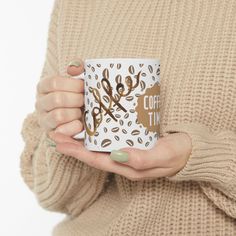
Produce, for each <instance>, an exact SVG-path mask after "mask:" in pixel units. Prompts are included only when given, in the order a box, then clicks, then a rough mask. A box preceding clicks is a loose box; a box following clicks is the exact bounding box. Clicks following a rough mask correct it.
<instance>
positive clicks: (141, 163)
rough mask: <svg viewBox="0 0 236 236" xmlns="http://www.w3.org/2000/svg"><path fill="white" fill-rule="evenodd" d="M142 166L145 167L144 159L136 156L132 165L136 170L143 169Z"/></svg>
mask: <svg viewBox="0 0 236 236" xmlns="http://www.w3.org/2000/svg"><path fill="white" fill-rule="evenodd" d="M144 165H145V160H144V158H143V157H142V156H140V155H137V156H136V158H135V159H134V163H133V166H134V168H135V169H137V170H141V169H143V167H144Z"/></svg>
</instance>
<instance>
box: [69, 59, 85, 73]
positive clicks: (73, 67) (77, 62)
mask: <svg viewBox="0 0 236 236" xmlns="http://www.w3.org/2000/svg"><path fill="white" fill-rule="evenodd" d="M83 72H84V63H83V61H82V59H80V58H77V59H74V60H72V61H71V62H70V63H69V64H68V67H67V74H69V75H71V76H76V75H80V74H81V73H83Z"/></svg>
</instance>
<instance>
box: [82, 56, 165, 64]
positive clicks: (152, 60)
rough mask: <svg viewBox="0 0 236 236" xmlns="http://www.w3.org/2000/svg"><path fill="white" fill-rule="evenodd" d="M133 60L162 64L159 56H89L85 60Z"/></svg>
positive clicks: (87, 61)
mask: <svg viewBox="0 0 236 236" xmlns="http://www.w3.org/2000/svg"><path fill="white" fill-rule="evenodd" d="M121 60H122V61H133V62H136V63H137V62H140V63H141V62H155V63H158V64H160V59H158V58H146V57H145V58H142V57H140V58H137V57H134V58H132V57H104V58H87V59H85V60H84V62H85V63H89V62H90V63H91V62H93V63H94V62H108V61H111V62H117V61H121Z"/></svg>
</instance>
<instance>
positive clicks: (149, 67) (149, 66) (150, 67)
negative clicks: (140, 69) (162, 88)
mask: <svg viewBox="0 0 236 236" xmlns="http://www.w3.org/2000/svg"><path fill="white" fill-rule="evenodd" d="M148 70H149V71H150V73H152V72H153V68H152V66H151V65H148Z"/></svg>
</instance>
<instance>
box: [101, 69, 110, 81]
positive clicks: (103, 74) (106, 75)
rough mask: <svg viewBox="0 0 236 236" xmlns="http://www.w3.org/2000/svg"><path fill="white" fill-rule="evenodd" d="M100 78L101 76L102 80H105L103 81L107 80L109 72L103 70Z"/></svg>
mask: <svg viewBox="0 0 236 236" xmlns="http://www.w3.org/2000/svg"><path fill="white" fill-rule="evenodd" d="M102 76H103V78H105V79H109V71H108V69H104V70H103V72H102Z"/></svg>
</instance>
